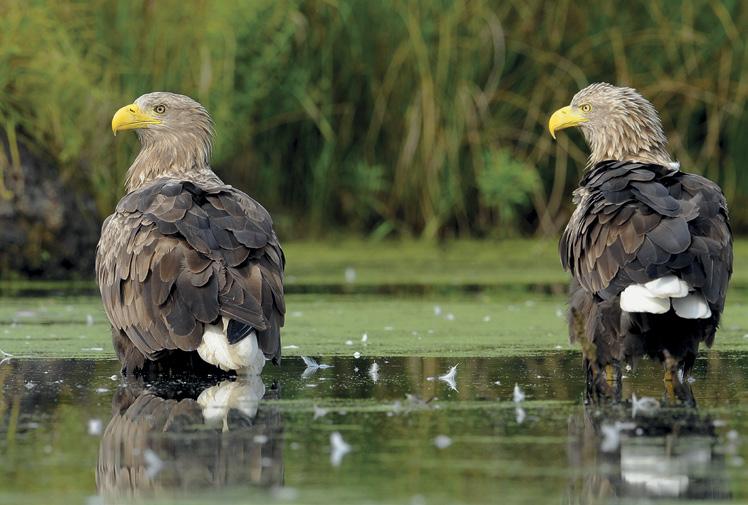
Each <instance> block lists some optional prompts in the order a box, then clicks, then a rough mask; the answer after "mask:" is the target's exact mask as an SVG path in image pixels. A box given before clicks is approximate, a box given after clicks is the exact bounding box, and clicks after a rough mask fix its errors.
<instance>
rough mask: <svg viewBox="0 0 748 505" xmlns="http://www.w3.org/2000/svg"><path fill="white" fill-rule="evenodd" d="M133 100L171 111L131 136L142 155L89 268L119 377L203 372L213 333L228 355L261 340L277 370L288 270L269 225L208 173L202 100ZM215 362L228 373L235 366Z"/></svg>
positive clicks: (252, 204) (258, 209)
mask: <svg viewBox="0 0 748 505" xmlns="http://www.w3.org/2000/svg"><path fill="white" fill-rule="evenodd" d="M139 101H140V102H141V103H140V105H139V106H138V109H140V110H139V112H138V113H139V114H145V113H144V112H142V111H143V110H148V109H150V110H153V109H154V108H155V107H166V112H165V113H162V115H161V116H160V118H161V121H162V123H160V124H157V125H152V126H149V127H148V130H138V131H139V132H143V133H141V134H140V137H141V141H142V143H143V149H142V150H141V153H140V155H138V158H137V159H136V161H135V162H134V163H133V166H132V167H131V169H130V172H129V173H128V181H129V182H128V189H129V192H128V194H127V195H126V196H125V197H124V198H122V200H121V201H120V202H119V204H118V205H117V208H116V210H115V213H114V214H113V215H111V216H110V217H109V218H107V220H106V221H105V222H104V225H103V226H102V233H101V239H100V241H99V246H98V249H97V258H96V259H97V261H96V272H97V279H98V283H99V288H100V291H101V296H102V300H103V302H104V308H105V310H106V313H107V316H108V317H109V320H110V322H111V323H112V327H113V340H114V346H115V350H116V352H117V355H118V357H119V358H120V360H121V361H122V364H123V371H125V372H127V371H134V372H135V371H148V370H150V369H154V368H157V367H158V366H159V365H158V364H154V363H153V362H154V361H161V365H163V364H165V363H168V364H170V365H179V364H180V363H181V364H182V365H183V366H188V367H197V368H199V367H200V365H199V362H200V358H201V357H204V356H205V355H206V353H205V352H203V351H204V349H202V348H200V346H201V344H203V341H204V335H205V334H206V331H207V330H208V329H209V328H210V327H213V328H215V329H216V331H218V332H219V333H220V332H221V331H223V334H224V337H225V339H226V340H227V344H228V347H227V349H229V348H230V349H235V348H236V347H231V346H234V345H235V344H238V343H240V342H241V341H242V340H243V339H245V338H248V337H251V338H253V339H254V338H256V339H257V343H258V344H259V347H260V349H261V351H262V353H263V354H264V357H265V358H267V359H271V360H273V361H274V362H275V363H278V362H279V361H280V355H281V350H280V327H281V326H282V325H283V321H284V314H285V303H284V298H283V269H284V263H285V260H284V256H283V251H282V250H281V247H280V244H279V243H278V239H277V238H276V235H275V232H274V231H273V226H272V220H271V218H270V215H269V214H268V212H267V211H266V210H265V209H264V208H263V207H262V206H261V205H260V204H258V203H257V202H256V201H254V200H253V199H252V198H250V197H249V196H247V195H246V194H244V193H242V192H241V191H239V190H237V189H235V188H232V187H231V186H228V185H226V184H224V183H223V182H222V181H221V180H220V179H219V178H218V177H217V176H216V175H215V174H214V173H213V172H212V170H211V169H210V167H209V166H208V165H207V158H208V156H209V151H210V137H209V136H210V134H211V131H212V130H211V128H210V123H209V117H208V116H207V113H205V112H204V109H203V108H202V107H201V106H200V105H199V104H197V102H194V101H192V100H191V99H189V98H187V97H182V96H181V95H173V94H170V93H154V94H150V95H144V97H141V98H140V99H139ZM136 104H138V102H136ZM128 107H131V106H128ZM123 109H125V108H123ZM159 110H160V109H159ZM170 110H176V111H178V112H179V114H178V115H176V116H175V117H173V118H168V117H163V116H164V114H168V111H170ZM191 110H192V112H193V113H192V114H191V113H190V111H191ZM118 114H119V113H118ZM152 116H153V117H155V114H152ZM116 118H117V116H115V119H116ZM201 120H202V122H201ZM206 121H207V123H205V122H206ZM113 124H114V121H113ZM161 124H166V125H168V130H167V129H165V130H164V131H159V130H158V128H159V127H160V125H161ZM180 124H181V125H183V126H182V127H181V128H180ZM113 127H114V126H113ZM206 136H207V139H206ZM211 325H212V326H211ZM199 348H200V349H199ZM198 350H200V351H201V353H200V356H198V355H197V354H198V353H197V351H198ZM210 356H211V359H213V358H214V361H215V362H213V361H211V363H212V364H213V365H217V366H220V367H221V368H223V369H225V370H229V369H237V368H240V366H235V363H234V362H232V361H230V360H229V361H226V360H224V361H223V362H221V360H220V359H218V358H217V357H214V356H213V355H212V354H211V355H210ZM209 361H210V360H209ZM237 363H238V361H237ZM243 366H247V365H246V364H244V365H243ZM260 369H261V365H260Z"/></svg>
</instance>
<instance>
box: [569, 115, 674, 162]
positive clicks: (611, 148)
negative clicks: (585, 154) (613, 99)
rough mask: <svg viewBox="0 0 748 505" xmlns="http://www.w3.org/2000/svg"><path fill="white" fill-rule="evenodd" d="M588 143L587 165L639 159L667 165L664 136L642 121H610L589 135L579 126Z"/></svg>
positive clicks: (660, 131) (669, 160)
mask: <svg viewBox="0 0 748 505" xmlns="http://www.w3.org/2000/svg"><path fill="white" fill-rule="evenodd" d="M582 131H583V132H584V134H585V138H586V139H587V143H588V144H589V146H590V157H589V160H588V166H594V165H596V164H597V163H599V162H601V161H605V160H620V161H641V162H645V163H655V164H658V165H663V166H671V165H672V164H673V163H674V162H673V159H672V158H671V157H670V154H669V153H668V152H667V138H666V137H665V135H664V133H663V132H662V127H659V129H657V128H652V125H651V124H649V123H648V122H647V121H646V120H632V119H628V120H625V121H620V122H618V121H616V122H611V123H610V124H608V125H606V126H605V127H603V128H598V131H595V132H594V133H593V134H590V133H589V130H586V129H582Z"/></svg>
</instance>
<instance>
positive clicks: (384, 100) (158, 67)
mask: <svg viewBox="0 0 748 505" xmlns="http://www.w3.org/2000/svg"><path fill="white" fill-rule="evenodd" d="M747 31H748V8H746V7H745V6H744V4H743V3H742V2H739V1H737V0H735V1H725V2H718V1H714V0H695V1H693V2H680V1H670V0H668V1H664V0H663V1H659V2H640V3H638V4H636V5H635V4H633V3H630V4H626V5H623V6H622V5H621V4H619V3H618V2H612V1H611V2H578V1H577V2H572V1H570V0H558V1H552V2H551V1H548V2H541V1H527V0H507V1H502V2H500V1H496V2H490V1H485V0H474V1H471V2H463V1H447V0H440V1H429V2H417V1H404V0H381V1H377V2H369V1H364V0H326V1H323V0H316V1H292V0H286V1H283V0H281V1H275V0H243V1H241V0H240V1H235V2H210V1H201V0H195V1H188V2H185V1H174V0H159V1H154V0H134V1H130V2H115V1H105V0H91V1H78V2H53V1H51V0H50V1H38V0H37V1H29V0H25V1H24V0H0V131H2V132H4V134H5V135H4V136H6V137H8V138H9V140H10V143H11V146H12V147H11V149H10V150H9V153H8V155H7V156H0V174H1V175H2V177H0V181H2V184H0V198H6V199H7V198H12V192H13V188H14V187H15V188H16V190H17V186H13V185H10V184H8V182H9V181H10V178H11V177H12V176H13V174H14V173H15V172H14V171H17V170H19V167H18V160H17V155H14V153H15V152H16V151H17V148H15V147H13V146H17V145H18V144H22V145H24V146H26V147H28V148H31V149H32V150H33V151H34V152H36V153H38V154H39V155H40V156H42V157H45V158H48V159H49V160H50V161H51V162H53V163H54V164H56V165H57V166H58V167H59V170H60V173H61V175H62V179H63V180H64V181H65V183H66V184H69V185H70V187H71V188H73V189H74V190H75V191H76V192H78V193H79V194H80V195H81V197H82V198H84V197H85V198H93V199H95V201H96V204H97V209H98V212H99V213H100V215H101V216H105V215H106V214H108V213H109V212H110V211H111V209H112V207H113V206H114V204H115V203H116V200H117V199H118V198H119V196H121V193H122V180H123V176H124V172H125V170H126V169H127V167H128V164H129V161H130V160H131V158H132V156H133V153H134V151H135V149H136V148H137V143H136V141H135V139H134V136H132V135H130V136H124V138H120V137H118V138H116V139H115V138H114V137H113V136H112V135H111V132H110V130H109V121H110V119H111V116H112V114H113V112H114V111H115V110H116V109H117V108H118V107H119V106H121V105H124V104H126V103H129V102H130V101H131V100H132V99H134V98H135V97H137V96H138V95H140V94H142V93H144V92H148V91H151V90H157V89H158V90H171V91H178V92H181V93H185V94H189V95H191V96H193V97H194V98H196V99H198V100H199V101H201V102H202V103H203V104H204V105H206V106H207V107H208V108H209V110H210V111H211V112H212V114H213V116H214V119H215V121H216V131H217V138H216V146H215V156H214V166H215V168H216V169H217V171H218V172H219V173H220V175H221V176H223V177H224V179H226V180H227V181H228V182H230V183H232V184H234V185H236V186H239V187H241V188H244V189H246V190H247V191H248V192H249V193H250V194H252V195H253V196H255V197H256V198H257V199H258V200H260V201H261V202H262V203H263V204H265V205H266V206H267V207H268V208H269V209H270V210H271V211H272V212H273V214H274V215H275V216H276V221H277V224H278V226H279V227H280V228H281V230H282V231H283V232H284V233H286V234H288V235H293V236H318V235H321V234H324V233H325V232H326V231H328V230H330V229H334V230H343V231H352V232H356V233H363V234H371V235H374V236H376V237H384V236H389V235H395V236H415V237H423V238H436V237H442V238H444V237H449V236H468V235H473V236H493V237H504V236H511V235H516V234H519V233H525V234H527V233H540V234H543V235H553V234H556V233H558V230H559V228H560V227H561V226H562V225H563V223H564V222H565V220H566V219H567V218H568V212H569V207H570V198H569V194H570V191H571V189H572V188H573V187H574V185H575V184H576V182H577V180H578V178H579V176H580V174H581V172H582V170H583V169H584V166H585V162H586V150H585V148H584V146H583V143H582V141H581V137H580V135H579V134H576V133H569V134H566V132H565V133H564V134H562V135H561V136H560V137H559V140H558V142H553V141H552V139H551V138H550V136H549V135H548V134H547V132H546V130H545V125H546V121H547V118H548V116H549V114H550V113H551V112H552V111H553V110H555V109H556V108H558V107H560V106H562V105H565V104H566V103H568V101H569V100H570V98H571V96H572V94H573V93H574V92H576V91H577V90H578V89H579V88H580V87H582V86H584V85H586V84H587V83H589V82H593V81H597V80H606V81H610V82H614V83H619V84H626V85H632V86H635V87H637V88H638V89H640V90H641V91H642V92H643V93H644V94H645V95H646V96H647V97H649V98H650V99H651V100H652V101H653V102H654V103H655V105H656V106H657V107H658V109H659V110H660V111H661V113H662V118H663V122H664V124H665V128H666V130H667V133H668V134H669V137H670V141H671V148H672V150H673V152H674V154H675V156H676V157H677V158H678V159H679V160H680V161H681V162H682V164H683V168H684V169H685V170H689V171H694V172H699V173H703V174H705V175H707V176H709V177H711V178H713V179H715V180H717V181H719V182H720V183H721V184H723V186H724V188H725V191H726V193H727V196H728V198H729V200H730V202H731V203H732V206H733V211H732V213H733V220H734V223H735V225H736V228H738V229H741V230H745V229H746V226H747V225H748V205H744V204H745V203H746V200H747V199H748V177H746V175H745V173H744V172H743V171H741V170H740V167H742V166H743V165H744V164H746V162H748V143H747V142H745V140H744V137H745V133H744V132H745V131H746V128H748V115H746V113H745V112H744V110H745V102H746V97H747V96H748V52H747V51H746V47H745V37H744V35H743V34H744V33H745V32H747Z"/></svg>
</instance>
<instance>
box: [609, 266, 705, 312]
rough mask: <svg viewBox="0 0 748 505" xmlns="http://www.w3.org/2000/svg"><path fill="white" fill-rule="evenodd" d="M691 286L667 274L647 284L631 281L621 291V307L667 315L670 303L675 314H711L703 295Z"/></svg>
mask: <svg viewBox="0 0 748 505" xmlns="http://www.w3.org/2000/svg"><path fill="white" fill-rule="evenodd" d="M690 290H691V286H689V285H688V283H687V282H685V281H684V280H682V279H679V278H678V277H676V276H675V275H666V276H664V277H660V278H659V279H655V280H653V281H649V282H647V283H646V284H632V285H631V286H629V287H627V288H626V289H624V290H623V292H622V293H621V301H620V303H621V309H622V310H624V311H626V312H647V313H649V314H664V313H665V312H667V311H668V310H670V307H671V303H672V307H673V310H674V311H675V313H676V314H677V315H678V316H679V317H682V318H684V319H704V318H707V317H711V315H712V311H711V310H710V309H709V304H708V303H707V302H706V299H705V298H704V295H702V294H701V293H699V292H694V291H691V292H690V294H689V291H690Z"/></svg>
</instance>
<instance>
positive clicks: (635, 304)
mask: <svg viewBox="0 0 748 505" xmlns="http://www.w3.org/2000/svg"><path fill="white" fill-rule="evenodd" d="M621 310H624V311H626V312H649V313H650V314H664V313H665V312H667V311H668V310H670V297H667V296H665V297H658V296H655V295H653V294H652V293H651V292H650V291H649V290H648V289H647V288H645V287H644V286H643V285H642V284H632V285H631V286H629V287H627V288H626V289H624V290H623V293H621Z"/></svg>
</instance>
